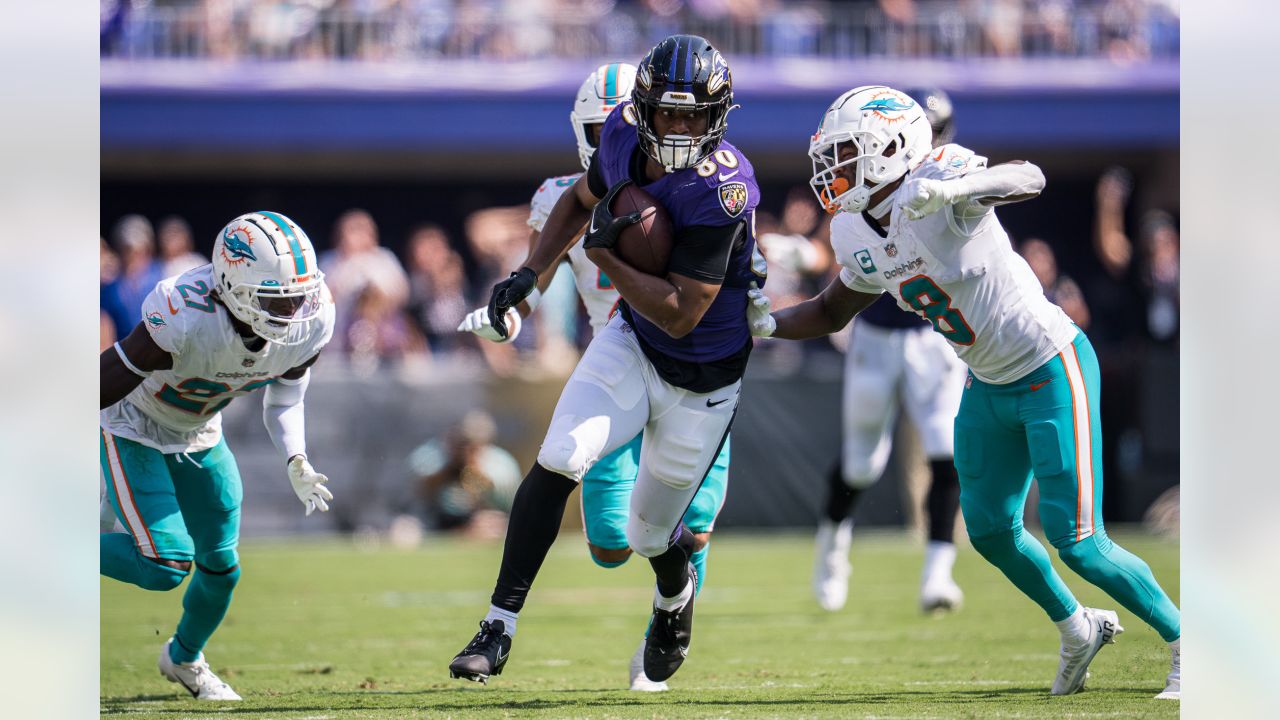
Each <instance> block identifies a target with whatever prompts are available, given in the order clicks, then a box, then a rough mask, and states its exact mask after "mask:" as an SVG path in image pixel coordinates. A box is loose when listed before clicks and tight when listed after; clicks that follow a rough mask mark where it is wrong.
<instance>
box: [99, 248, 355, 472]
mask: <svg viewBox="0 0 1280 720" xmlns="http://www.w3.org/2000/svg"><path fill="white" fill-rule="evenodd" d="M212 287H214V281H213V266H212V265H202V266H200V267H197V268H194V269H192V270H188V271H187V272H185V273H183V274H181V275H177V276H175V277H171V278H165V279H164V280H161V281H160V282H159V283H156V287H155V289H154V290H152V291H151V293H150V294H149V295H147V298H146V299H145V300H144V301H143V303H142V317H143V325H145V326H146V328H147V330H148V331H150V333H151V338H152V339H153V340H155V342H156V344H157V345H159V346H160V347H161V349H163V350H165V351H166V352H168V353H170V354H171V355H173V367H172V368H171V369H169V370H156V371H154V372H152V373H151V374H150V375H148V376H147V377H146V378H145V379H144V380H143V381H142V384H141V385H139V386H138V387H136V388H134V389H133V392H131V393H129V394H128V395H127V396H125V398H124V399H123V400H121V401H120V402H118V403H116V404H115V405H112V406H111V407H108V408H106V409H104V410H102V412H101V413H100V415H99V422H100V423H101V424H102V427H103V428H104V429H106V431H107V432H109V433H111V434H112V435H116V436H118V437H122V438H127V439H129V440H133V441H135V442H138V443H141V444H143V445H146V446H147V447H150V448H154V449H156V450H159V451H160V452H163V453H181V452H195V451H197V450H206V449H208V448H211V447H213V446H214V445H217V444H218V442H219V441H220V440H221V439H222V416H221V413H220V412H219V410H221V409H222V408H223V407H224V406H225V405H226V404H227V403H229V402H231V400H232V399H233V398H236V397H239V396H241V395H247V394H249V393H251V392H253V391H254V390H257V389H258V388H261V387H265V386H267V385H268V384H270V383H271V382H272V381H274V380H275V378H277V377H279V376H280V375H283V374H284V373H286V372H288V371H289V370H291V369H293V368H295V367H298V366H299V365H302V364H303V363H305V362H306V361H307V360H310V359H311V358H312V357H314V356H315V354H316V353H318V352H320V349H321V348H323V347H324V346H325V344H326V343H328V342H329V339H330V338H332V337H333V328H334V307H333V300H332V298H331V297H330V296H329V292H328V289H327V288H326V289H324V290H322V294H323V297H324V305H323V309H322V310H321V312H320V317H319V320H318V321H317V322H316V324H315V325H314V329H313V330H312V335H311V337H310V338H308V340H307V341H306V342H304V343H302V344H300V345H294V346H290V347H285V346H283V345H278V344H275V343H270V342H268V343H266V344H265V345H264V346H263V347H262V348H261V349H260V350H258V351H257V352H254V351H252V350H249V349H248V348H246V347H245V345H244V342H243V341H242V340H241V339H240V335H239V334H238V333H236V331H235V328H233V327H232V326H231V320H230V313H229V312H228V311H227V309H226V308H225V307H223V305H222V304H221V303H218V302H214V300H213V298H211V297H210V296H209V291H210V289H211V288H212Z"/></svg>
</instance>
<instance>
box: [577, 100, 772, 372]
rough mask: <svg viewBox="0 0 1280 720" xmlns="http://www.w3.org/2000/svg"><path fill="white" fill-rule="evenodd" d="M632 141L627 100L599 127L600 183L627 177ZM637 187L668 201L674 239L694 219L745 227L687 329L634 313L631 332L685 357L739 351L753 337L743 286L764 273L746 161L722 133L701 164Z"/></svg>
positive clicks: (635, 143) (760, 280)
mask: <svg viewBox="0 0 1280 720" xmlns="http://www.w3.org/2000/svg"><path fill="white" fill-rule="evenodd" d="M638 148H639V140H638V139H637V137H636V125H635V110H634V108H633V107H632V105H631V103H630V102H626V103H623V104H622V105H619V106H618V107H617V108H616V109H615V110H614V111H613V112H611V113H609V117H608V119H606V120H605V123H604V128H603V129H602V130H601V132H600V147H599V149H598V150H597V151H596V155H595V162H596V163H597V164H598V166H599V170H600V174H601V177H603V179H604V181H605V183H606V184H608V185H609V186H610V187H612V186H613V185H614V183H616V182H618V181H619V180H622V179H624V178H626V177H629V168H630V167H631V160H632V157H633V155H634V154H635V153H636V152H640V151H639V150H638ZM633 179H634V178H633ZM640 187H641V188H642V189H644V191H645V192H647V193H649V194H650V195H652V196H653V197H654V198H655V199H657V201H658V202H659V203H661V204H662V206H663V207H664V208H666V210H667V214H669V215H670V216H671V224H672V226H673V230H674V231H675V238H676V242H679V240H680V233H681V232H682V231H683V230H685V229H686V228H690V227H693V226H722V225H733V224H735V223H738V222H742V221H745V223H746V234H745V241H744V242H742V243H741V244H740V245H739V246H738V247H735V248H734V250H733V253H732V254H731V255H730V256H729V266H728V268H727V269H726V271H725V278H724V284H723V285H722V286H721V287H720V292H719V294H717V295H716V298H715V300H713V301H712V302H711V307H709V308H707V312H706V314H705V315H703V316H702V320H701V321H699V322H698V324H697V326H695V327H694V328H693V331H692V332H690V333H689V334H688V335H685V336H684V337H682V338H679V339H676V338H673V337H671V336H670V335H668V334H666V333H665V332H663V331H662V329H661V328H659V327H658V326H656V325H654V324H653V323H651V322H649V321H648V320H646V319H645V318H643V317H641V316H640V315H639V313H634V312H633V313H629V319H630V322H631V325H632V326H633V327H634V329H635V331H636V334H637V335H638V336H639V337H640V338H641V339H642V340H644V341H645V342H646V343H648V345H649V346H650V347H652V348H654V349H655V350H658V351H660V352H661V353H663V354H665V355H668V356H670V357H673V358H676V359H679V360H684V361H687V362H695V363H698V362H710V361H714V360H720V359H723V358H727V357H729V356H730V355H733V354H734V353H738V352H741V351H742V349H743V346H744V345H746V344H747V343H748V342H749V341H750V339H751V333H750V331H749V330H748V328H747V318H746V312H747V290H749V289H750V287H749V285H750V283H752V282H755V283H756V284H757V285H758V286H760V287H764V282H765V273H766V267H765V262H764V256H763V255H761V254H760V253H759V252H757V251H756V238H755V209H756V205H757V204H758V203H759V202H760V188H759V187H758V186H757V185H756V180H755V171H754V170H753V169H752V168H751V163H750V162H749V161H748V160H747V158H746V156H745V155H743V154H742V153H741V152H739V151H738V149H737V148H735V147H734V146H733V145H731V144H730V143H729V142H728V141H727V140H726V141H723V142H721V143H720V147H719V148H718V149H717V150H716V151H715V152H714V153H712V154H711V156H710V157H708V158H707V159H706V160H704V161H703V162H702V164H700V165H698V166H696V167H692V168H687V169H684V170H677V171H676V172H674V173H669V174H667V175H664V176H663V177H662V178H660V179H658V180H656V181H654V182H651V183H648V184H646V185H640Z"/></svg>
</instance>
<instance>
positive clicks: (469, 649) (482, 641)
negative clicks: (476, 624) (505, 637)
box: [461, 620, 499, 655]
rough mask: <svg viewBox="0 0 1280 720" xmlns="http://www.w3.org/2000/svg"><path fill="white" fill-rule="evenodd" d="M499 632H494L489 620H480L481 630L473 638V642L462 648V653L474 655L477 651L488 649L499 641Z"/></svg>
mask: <svg viewBox="0 0 1280 720" xmlns="http://www.w3.org/2000/svg"><path fill="white" fill-rule="evenodd" d="M498 639H499V638H498V633H496V632H494V630H493V627H492V626H491V625H489V621H488V620H481V621H480V632H478V633H476V636H475V637H473V638H471V642H469V643H467V646H466V647H465V648H463V649H462V653H461V654H462V655H473V654H475V653H477V652H481V651H483V650H487V649H488V646H490V645H492V644H493V643H495V642H497V641H498Z"/></svg>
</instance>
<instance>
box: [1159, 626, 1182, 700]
mask: <svg viewBox="0 0 1280 720" xmlns="http://www.w3.org/2000/svg"><path fill="white" fill-rule="evenodd" d="M1169 649H1170V650H1171V651H1172V652H1173V667H1172V668H1171V669H1170V670H1169V677H1167V678H1165V680H1164V692H1162V693H1160V694H1159V695H1157V696H1156V699H1157V700H1181V699H1182V640H1181V638H1179V639H1178V640H1174V641H1173V642H1172V643H1171V644H1170V648H1169Z"/></svg>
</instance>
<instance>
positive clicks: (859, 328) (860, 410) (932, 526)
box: [813, 89, 965, 612]
mask: <svg viewBox="0 0 1280 720" xmlns="http://www.w3.org/2000/svg"><path fill="white" fill-rule="evenodd" d="M912 95H913V97H916V98H919V100H920V102H921V104H922V105H923V109H924V111H925V117H926V118H928V120H929V126H930V128H931V129H932V131H933V144H934V146H935V147H941V146H943V145H946V144H948V143H950V142H951V137H952V136H953V135H954V134H955V125H954V122H953V118H952V113H951V98H949V97H948V96H947V94H946V93H944V92H942V91H941V90H937V89H924V90H921V91H918V92H913V93H912ZM964 376H965V367H964V363H962V362H960V359H959V358H958V357H956V354H955V353H954V352H952V350H951V348H950V347H948V346H947V341H946V340H944V339H943V338H942V336H941V335H938V334H937V333H935V332H932V328H931V327H930V325H929V323H928V322H926V321H925V320H924V319H922V318H920V317H917V316H916V315H914V314H913V313H909V312H904V311H903V310H901V309H900V308H898V306H897V304H896V303H894V302H893V300H892V298H891V297H889V296H888V295H883V296H881V297H880V299H879V300H877V301H876V302H874V303H872V304H871V307H868V308H867V309H866V310H864V311H863V312H862V313H860V314H859V315H858V319H857V321H856V322H855V323H854V326H853V333H852V339H851V340H850V342H849V347H848V349H847V351H846V352H845V364H844V401H843V418H842V419H843V429H842V433H841V434H842V435H843V440H844V442H843V445H842V447H841V453H840V458H839V460H838V461H837V462H836V467H835V470H834V471H833V472H832V474H831V477H830V482H829V484H828V492H827V502H826V506H825V508H824V513H825V515H824V517H822V518H820V519H819V520H818V533H817V540H816V542H815V549H816V557H815V558H814V565H813V593H814V597H816V598H817V600H818V604H819V605H820V606H821V607H822V608H823V609H824V610H832V611H834V610H839V609H840V608H842V607H844V604H845V601H846V599H847V598H848V596H849V574H850V570H851V567H850V565H849V545H850V543H851V542H852V539H853V511H854V506H855V505H856V503H857V501H858V498H859V496H860V495H861V494H862V491H863V490H866V489H867V488H869V487H871V486H872V485H873V484H875V482H876V481H877V480H879V479H880V476H881V475H882V474H883V473H884V468H885V465H886V464H887V463H888V461H889V453H890V451H891V450H892V449H893V425H894V421H895V420H896V419H897V415H898V410H899V409H902V410H904V411H905V412H906V416H907V419H908V420H910V422H911V424H912V425H913V426H914V427H915V429H916V432H917V434H918V435H919V436H920V444H921V446H922V447H923V449H924V454H925V457H926V458H927V459H928V461H929V473H930V477H929V490H928V492H927V494H926V499H925V510H926V511H927V513H928V525H929V539H928V544H927V545H926V546H925V556H924V569H923V571H922V572H921V573H920V608H921V609H922V610H924V611H925V612H931V611H945V610H952V609H955V608H958V607H959V606H960V604H961V602H963V600H964V593H963V592H961V590H960V586H959V585H957V584H956V581H955V580H954V579H953V578H952V576H951V568H952V565H953V564H954V563H955V558H956V546H955V539H954V537H953V536H954V534H955V525H956V513H958V512H959V510H960V483H959V481H958V480H957V478H956V466H955V461H954V460H953V458H952V456H953V453H954V444H953V442H952V438H953V434H952V425H953V424H954V423H955V418H956V411H957V410H959V408H960V393H961V392H962V391H963V390H964Z"/></svg>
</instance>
